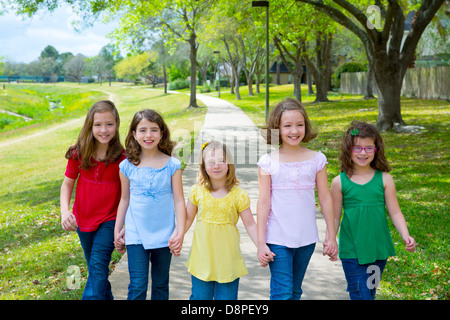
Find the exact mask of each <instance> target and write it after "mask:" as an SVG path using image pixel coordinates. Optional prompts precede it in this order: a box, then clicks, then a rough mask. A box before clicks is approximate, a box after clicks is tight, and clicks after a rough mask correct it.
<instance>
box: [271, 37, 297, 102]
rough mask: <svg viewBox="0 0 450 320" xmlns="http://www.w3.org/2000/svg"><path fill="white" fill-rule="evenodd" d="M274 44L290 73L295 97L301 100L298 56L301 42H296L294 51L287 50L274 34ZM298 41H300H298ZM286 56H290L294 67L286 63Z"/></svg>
mask: <svg viewBox="0 0 450 320" xmlns="http://www.w3.org/2000/svg"><path fill="white" fill-rule="evenodd" d="M273 40H274V44H275V46H276V47H277V49H278V51H279V52H280V58H281V60H283V63H284V65H285V66H286V68H287V69H288V70H289V72H290V73H291V75H292V78H293V79H292V80H293V82H294V95H295V98H296V99H297V100H298V101H299V102H302V90H301V85H302V84H301V81H302V75H303V62H302V59H301V58H300V56H301V51H302V47H301V46H302V44H298V45H297V47H296V50H295V53H293V52H289V51H288V50H287V49H286V47H285V46H284V45H283V43H282V42H281V41H280V39H279V38H278V37H277V36H275V37H274V39H273ZM299 42H300V41H299ZM287 57H289V58H290V61H291V62H292V63H293V64H294V65H295V67H294V68H292V67H291V64H290V63H288V60H287Z"/></svg>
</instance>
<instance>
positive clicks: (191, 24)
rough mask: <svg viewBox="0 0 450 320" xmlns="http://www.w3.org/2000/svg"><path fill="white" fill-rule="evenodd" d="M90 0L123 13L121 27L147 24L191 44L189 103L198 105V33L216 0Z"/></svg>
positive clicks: (123, 28)
mask: <svg viewBox="0 0 450 320" xmlns="http://www.w3.org/2000/svg"><path fill="white" fill-rule="evenodd" d="M91 1H92V3H93V4H98V3H102V4H103V5H104V6H105V7H106V8H108V9H109V10H110V11H111V12H113V13H114V14H117V13H120V14H122V17H121V18H122V19H121V21H122V30H126V29H128V30H133V29H136V28H139V27H142V26H144V27H145V24H147V27H148V26H151V27H152V28H154V31H157V30H159V31H161V32H163V33H165V34H167V35H168V36H169V39H168V41H172V42H179V41H185V42H187V43H188V44H189V60H190V77H191V94H190V102H189V107H198V105H197V98H196V86H197V83H196V80H197V50H198V46H199V44H198V40H197V33H198V31H199V29H200V28H201V26H202V19H203V18H204V17H205V15H206V14H207V12H208V10H209V9H210V8H211V6H212V5H213V3H214V2H215V0H197V1H196V0H160V1H145V0H125V1H120V2H117V3H115V4H114V3H111V2H110V1H106V0H91ZM110 3H111V4H110ZM94 7H95V6H94ZM155 29H156V30H155ZM125 36H126V34H125Z"/></svg>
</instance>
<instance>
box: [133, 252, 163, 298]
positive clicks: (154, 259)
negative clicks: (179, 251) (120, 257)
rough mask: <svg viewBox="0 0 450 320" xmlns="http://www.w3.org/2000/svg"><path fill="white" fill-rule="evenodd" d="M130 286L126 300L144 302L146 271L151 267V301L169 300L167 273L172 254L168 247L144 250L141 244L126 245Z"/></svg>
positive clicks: (146, 285)
mask: <svg viewBox="0 0 450 320" xmlns="http://www.w3.org/2000/svg"><path fill="white" fill-rule="evenodd" d="M127 252H128V271H129V273H130V285H129V286H128V300H145V299H146V298H147V289H148V271H149V267H150V262H151V263H152V267H151V277H152V295H151V299H152V300H169V271H170V262H171V260H172V254H171V253H170V249H169V247H164V248H157V249H144V247H143V246H142V245H141V244H132V245H127Z"/></svg>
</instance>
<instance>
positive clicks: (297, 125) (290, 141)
mask: <svg viewBox="0 0 450 320" xmlns="http://www.w3.org/2000/svg"><path fill="white" fill-rule="evenodd" d="M280 135H281V141H282V144H283V145H289V146H296V145H299V144H300V141H302V140H303V138H304V137H305V118H304V117H303V115H302V114H301V112H300V111H298V110H285V111H283V113H282V115H281V118H280Z"/></svg>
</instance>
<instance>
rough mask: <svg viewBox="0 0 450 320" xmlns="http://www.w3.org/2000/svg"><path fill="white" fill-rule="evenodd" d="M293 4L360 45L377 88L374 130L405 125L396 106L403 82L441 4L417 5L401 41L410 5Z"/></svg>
mask: <svg viewBox="0 0 450 320" xmlns="http://www.w3.org/2000/svg"><path fill="white" fill-rule="evenodd" d="M296 1H298V2H303V3H307V4H310V5H312V6H314V7H315V8H316V9H317V10H319V11H321V12H323V13H325V14H326V15H328V16H329V17H330V18H331V19H333V20H334V21H336V22H337V23H339V24H341V25H343V26H344V27H346V28H348V29H349V30H350V31H352V32H353V33H354V34H355V35H356V36H357V37H358V38H359V39H360V40H361V41H362V43H363V44H364V48H365V51H366V54H367V58H368V60H369V67H372V68H373V74H374V78H375V83H376V85H377V88H378V119H377V127H378V128H379V129H380V130H382V131H385V130H388V129H392V128H393V127H394V124H396V123H397V124H399V125H400V126H403V125H405V122H404V121H403V118H402V116H401V106H400V95H401V88H402V83H403V78H404V76H405V73H406V70H407V68H408V66H409V65H410V64H411V62H412V61H413V57H414V53H415V50H416V47H417V43H418V42H419V40H420V37H421V36H422V33H423V31H424V30H425V28H426V27H427V25H428V24H429V23H430V21H431V19H432V18H433V17H434V15H435V14H436V12H437V11H438V10H439V8H440V6H441V5H442V4H443V2H444V0H424V1H422V3H421V4H420V7H419V5H417V6H416V7H419V9H418V10H417V11H416V12H415V17H414V20H413V22H412V26H411V28H410V30H409V31H408V33H407V35H406V37H405V38H404V31H405V13H407V12H408V11H409V10H411V9H412V7H413V6H411V4H412V1H409V2H408V4H405V3H404V2H403V1H402V2H400V1H396V0H389V1H387V2H384V1H380V0H375V1H373V2H369V1H363V0H360V1H352V3H350V2H349V1H345V0H333V1H322V0H296ZM355 2H357V3H356V4H354V3H355ZM370 4H372V6H370V7H369V5H370ZM367 11H369V13H370V14H371V16H370V19H369V18H368V17H367V15H366V14H365V13H366V12H367Z"/></svg>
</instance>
